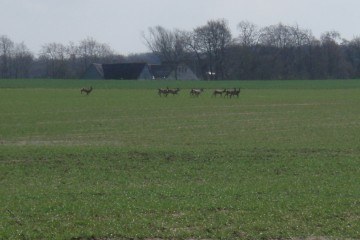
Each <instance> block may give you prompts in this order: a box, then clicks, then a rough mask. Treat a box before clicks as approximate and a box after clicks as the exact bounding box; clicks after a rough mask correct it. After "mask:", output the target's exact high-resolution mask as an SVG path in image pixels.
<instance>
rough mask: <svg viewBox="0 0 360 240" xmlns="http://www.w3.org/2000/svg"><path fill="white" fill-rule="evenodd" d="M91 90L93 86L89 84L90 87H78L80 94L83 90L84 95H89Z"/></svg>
mask: <svg viewBox="0 0 360 240" xmlns="http://www.w3.org/2000/svg"><path fill="white" fill-rule="evenodd" d="M92 90H93V87H92V86H90V88H82V89H80V93H81V94H82V93H83V92H85V93H86V95H89V94H90V93H91V91H92Z"/></svg>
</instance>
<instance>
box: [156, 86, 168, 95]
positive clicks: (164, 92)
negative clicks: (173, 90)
mask: <svg viewBox="0 0 360 240" xmlns="http://www.w3.org/2000/svg"><path fill="white" fill-rule="evenodd" d="M158 94H159V96H160V97H161V96H162V95H164V96H165V97H167V95H168V94H169V88H168V87H167V88H159V89H158Z"/></svg>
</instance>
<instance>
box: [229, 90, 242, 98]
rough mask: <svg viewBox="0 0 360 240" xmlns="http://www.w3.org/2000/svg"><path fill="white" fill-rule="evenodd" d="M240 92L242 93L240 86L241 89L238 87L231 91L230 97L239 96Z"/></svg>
mask: <svg viewBox="0 0 360 240" xmlns="http://www.w3.org/2000/svg"><path fill="white" fill-rule="evenodd" d="M239 94H240V88H239V90H237V89H236V88H235V89H234V91H232V92H231V94H230V98H231V97H232V96H235V95H236V96H237V97H239Z"/></svg>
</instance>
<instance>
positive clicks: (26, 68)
mask: <svg viewBox="0 0 360 240" xmlns="http://www.w3.org/2000/svg"><path fill="white" fill-rule="evenodd" d="M33 61H34V55H33V54H32V53H31V52H30V50H29V49H28V48H27V47H26V45H25V44H24V43H20V44H15V48H14V53H13V59H12V72H13V73H12V75H13V77H15V78H27V77H29V76H30V69H31V64H32V62H33Z"/></svg>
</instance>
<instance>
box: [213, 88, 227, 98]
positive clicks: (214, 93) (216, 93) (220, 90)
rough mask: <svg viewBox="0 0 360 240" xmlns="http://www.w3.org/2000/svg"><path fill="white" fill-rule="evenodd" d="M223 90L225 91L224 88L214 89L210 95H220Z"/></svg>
mask: <svg viewBox="0 0 360 240" xmlns="http://www.w3.org/2000/svg"><path fill="white" fill-rule="evenodd" d="M224 92H226V89H215V90H214V92H213V94H212V96H215V97H216V96H217V95H220V96H222V94H223V93H224Z"/></svg>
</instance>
